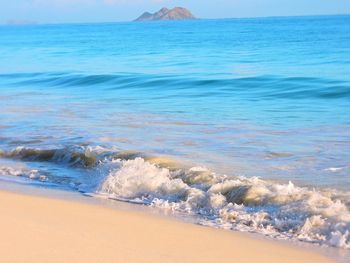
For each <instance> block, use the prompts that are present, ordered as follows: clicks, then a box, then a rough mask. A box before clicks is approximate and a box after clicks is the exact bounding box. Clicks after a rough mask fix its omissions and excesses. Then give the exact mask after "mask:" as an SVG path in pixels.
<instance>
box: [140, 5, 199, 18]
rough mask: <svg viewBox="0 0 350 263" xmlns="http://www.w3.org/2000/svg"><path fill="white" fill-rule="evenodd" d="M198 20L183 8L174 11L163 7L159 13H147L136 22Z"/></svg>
mask: <svg viewBox="0 0 350 263" xmlns="http://www.w3.org/2000/svg"><path fill="white" fill-rule="evenodd" d="M189 19H196V18H195V17H194V16H193V15H192V13H191V12H190V11H189V10H188V9H186V8H183V7H175V8H173V9H168V8H166V7H163V8H162V9H160V10H159V11H158V12H155V13H153V14H152V13H149V12H145V13H143V14H142V15H141V16H140V17H138V18H137V19H135V21H160V20H189Z"/></svg>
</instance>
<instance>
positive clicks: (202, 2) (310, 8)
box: [0, 0, 350, 24]
mask: <svg viewBox="0 0 350 263" xmlns="http://www.w3.org/2000/svg"><path fill="white" fill-rule="evenodd" d="M175 6H182V7H186V8H188V9H190V10H191V11H192V13H193V14H194V15H195V16H196V17H199V18H234V17H261V16H294V15H323V14H350V0H0V7H1V8H0V23H1V24H4V23H9V22H13V23H26V22H31V21H32V22H37V23H75V22H83V23H85V22H118V21H129V20H133V19H135V18H136V17H138V16H139V15H140V14H141V13H143V12H144V11H149V12H155V11H157V10H158V9H160V8H161V7H168V8H172V7H175Z"/></svg>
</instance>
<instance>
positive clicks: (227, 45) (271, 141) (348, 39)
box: [0, 16, 350, 248]
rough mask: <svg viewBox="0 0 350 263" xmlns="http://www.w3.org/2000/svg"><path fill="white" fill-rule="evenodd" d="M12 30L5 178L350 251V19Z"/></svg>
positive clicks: (4, 37) (4, 73)
mask: <svg viewBox="0 0 350 263" xmlns="http://www.w3.org/2000/svg"><path fill="white" fill-rule="evenodd" d="M0 35H1V38H0V50H1V52H0V103H1V104H0V105H1V111H0V139H1V140H0V175H2V176H6V177H7V176H11V175H12V176H13V177H14V178H17V179H18V176H20V177H23V178H30V180H32V181H33V182H37V181H41V182H43V183H47V184H54V185H57V186H58V187H62V188H71V189H75V190H77V191H83V192H93V193H98V194H101V195H108V196H109V197H111V198H116V199H120V200H127V201H132V202H141V203H145V204H149V205H153V206H159V207H163V208H164V209H170V210H176V211H181V212H186V213H192V214H195V215H198V218H199V220H200V221H201V222H202V223H203V224H209V225H215V226H220V227H225V228H232V229H238V230H244V231H254V232H259V233H263V234H267V235H270V236H275V237H279V238H284V239H298V240H304V241H309V242H314V243H318V244H327V245H332V246H338V247H342V248H349V247H350V234H349V232H350V212H349V206H350V200H349V196H350V176H349V173H350V162H349V160H350V151H349V149H350V129H349V128H350V114H349V108H350V107H349V106H350V74H349V73H350V16H330V17H327V16H324V17H291V18H264V19H231V20H198V21H182V22H159V23H158V22H156V23H110V24H74V25H73V24H72V25H37V26H1V27H0ZM160 157H162V158H163V159H161V158H160ZM164 157H166V158H167V159H165V158H164ZM155 165H156V166H155ZM15 176H16V177H15ZM256 177H259V178H260V179H258V178H256ZM30 180H29V182H30ZM289 181H291V182H292V183H289Z"/></svg>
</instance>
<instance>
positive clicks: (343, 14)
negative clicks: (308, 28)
mask: <svg viewBox="0 0 350 263" xmlns="http://www.w3.org/2000/svg"><path fill="white" fill-rule="evenodd" d="M322 16H350V13H339V14H313V15H312V14H308V15H271V16H246V17H222V18H200V17H198V18H195V19H189V20H160V21H145V22H142V21H139V22H135V21H134V20H123V21H104V22H103V21H100V22H98V21H96V22H93V21H89V22H48V23H41V22H38V21H31V20H28V23H27V24H26V23H24V24H20V23H19V24H16V23H14V24H11V21H14V22H15V21H16V19H13V20H8V21H7V22H5V23H0V26H14V27H16V26H41V25H72V24H75V25H77V24H115V23H154V22H178V21H182V22H184V21H195V20H228V19H258V18H262V19H266V18H287V17H322ZM18 21H22V20H21V19H19V20H18ZM23 21H27V20H25V19H23Z"/></svg>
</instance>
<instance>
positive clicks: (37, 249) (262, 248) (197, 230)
mask: <svg viewBox="0 0 350 263" xmlns="http://www.w3.org/2000/svg"><path fill="white" fill-rule="evenodd" d="M0 214H1V217H0V231H1V235H0V243H1V249H0V251H1V262H6V263H7V262H9V263H10V262H11V263H12V262H36V263H38V262H76V263H77V262H85V263H86V262H152V263H155V262H162V263H165V262H191V263H192V262H260V263H263V262H269V263H272V262H285V263H287V262H308V263H312V262H317V263H322V262H332V261H331V260H330V259H328V258H326V257H324V256H322V255H318V254H316V253H313V252H310V251H307V250H304V249H299V248H296V247H294V246H289V245H286V244H284V243H280V242H274V241H269V240H263V239H255V238H251V237H249V236H247V235H245V234H241V233H236V232H231V231H224V230H217V229H212V228H208V227H202V226H197V225H193V224H189V223H184V222H179V221H176V220H173V219H166V218H162V217H160V216H156V215H153V214H147V213H144V212H138V211H125V210H118V209H112V208H108V207H103V206H99V205H94V204H86V203H82V202H78V201H70V200H60V199H55V198H51V197H43V196H33V195H27V194H18V193H14V192H11V191H6V190H1V191H0Z"/></svg>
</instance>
